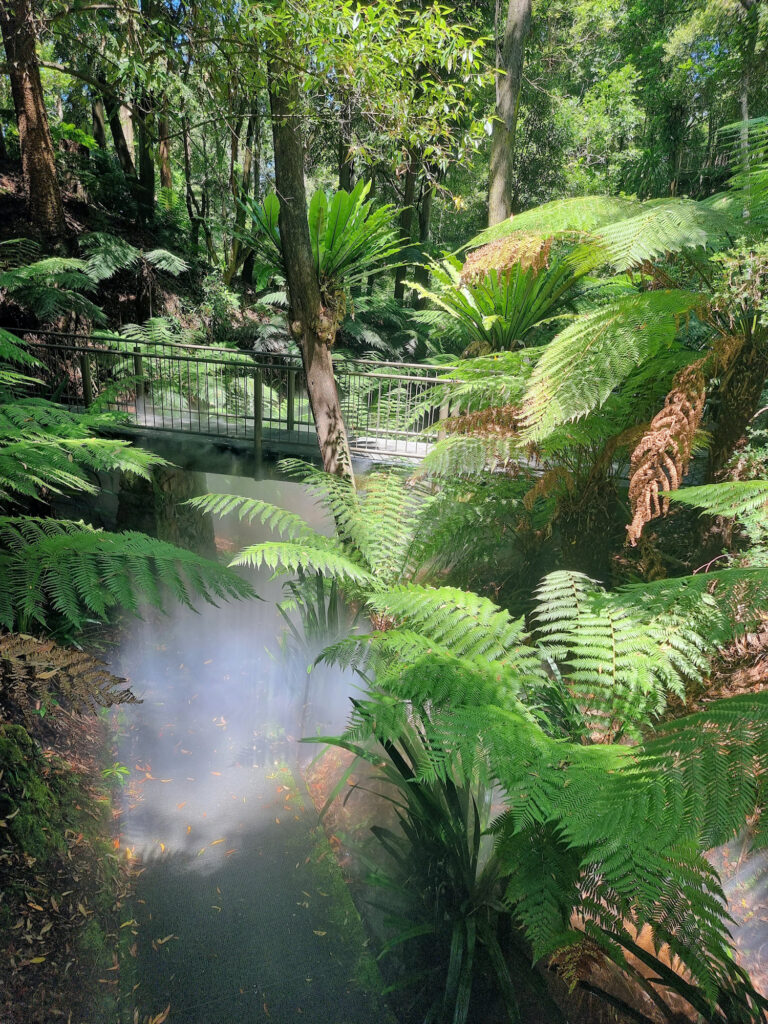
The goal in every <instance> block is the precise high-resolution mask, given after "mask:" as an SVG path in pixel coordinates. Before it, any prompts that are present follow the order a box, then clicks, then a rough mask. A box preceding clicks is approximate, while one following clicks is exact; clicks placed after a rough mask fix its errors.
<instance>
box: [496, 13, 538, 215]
mask: <svg viewBox="0 0 768 1024" xmlns="http://www.w3.org/2000/svg"><path fill="white" fill-rule="evenodd" d="M496 15H497V17H496V21H497V26H496V38H497V48H498V20H499V17H498V15H499V7H498V3H497V7H496ZM530 27H531V0H509V7H508V9H507V21H506V25H505V27H504V40H503V43H502V46H501V54H500V58H501V59H500V60H499V61H498V63H499V69H500V70H501V71H503V72H505V73H504V74H497V75H496V120H495V121H494V122H493V137H492V140H491V180H490V187H489V189H488V225H489V227H491V226H493V225H494V224H499V223H500V222H501V221H503V220H506V219H507V218H508V217H509V215H510V214H511V213H512V190H513V187H514V180H513V171H514V164H515V131H516V129H517V113H518V108H519V105H520V87H521V85H522V80H523V57H524V50H523V47H524V45H525V39H526V36H527V35H528V32H529V30H530ZM497 60H498V58H497Z"/></svg>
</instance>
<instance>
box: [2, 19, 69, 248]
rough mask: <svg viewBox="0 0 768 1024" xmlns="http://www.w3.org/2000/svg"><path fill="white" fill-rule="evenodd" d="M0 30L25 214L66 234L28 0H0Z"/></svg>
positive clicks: (45, 228) (46, 229) (54, 233)
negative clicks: (24, 195) (18, 150)
mask: <svg viewBox="0 0 768 1024" xmlns="http://www.w3.org/2000/svg"><path fill="white" fill-rule="evenodd" d="M0 31H1V32H2V37H3V43H4V45H5V54H6V57H7V59H8V75H9V78H10V80H11V94H12V96H13V105H14V109H15V111H16V122H17V125H18V129H19V148H20V149H21V174H22V179H23V181H24V191H25V193H26V199H27V209H28V211H29V217H30V220H31V221H32V223H33V224H34V225H35V227H36V228H37V229H38V230H39V231H41V232H43V233H44V234H46V235H49V236H50V237H52V238H60V237H62V236H63V235H64V234H66V223H65V221H64V206H63V203H62V199H61V189H60V187H59V181H58V178H57V176H56V160H55V156H54V151H53V142H52V140H51V131H50V127H49V125H48V115H47V113H46V109H45V97H44V96H43V85H42V82H41V80H40V65H39V64H38V60H37V50H36V43H37V35H36V31H35V22H34V16H33V13H32V7H31V4H30V3H29V0H13V2H11V3H8V2H5V0H4V2H3V3H0Z"/></svg>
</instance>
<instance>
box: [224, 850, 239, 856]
mask: <svg viewBox="0 0 768 1024" xmlns="http://www.w3.org/2000/svg"><path fill="white" fill-rule="evenodd" d="M233 853H237V850H236V849H232V850H227V852H226V853H225V854H224V856H225V857H231V856H232V854H233Z"/></svg>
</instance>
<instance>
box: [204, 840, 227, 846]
mask: <svg viewBox="0 0 768 1024" xmlns="http://www.w3.org/2000/svg"><path fill="white" fill-rule="evenodd" d="M219 843H226V839H214V840H213V842H212V843H209V844H208V845H209V846H218V845H219Z"/></svg>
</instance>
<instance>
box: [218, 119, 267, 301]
mask: <svg viewBox="0 0 768 1024" xmlns="http://www.w3.org/2000/svg"><path fill="white" fill-rule="evenodd" d="M258 122H259V113H258V106H257V107H256V108H255V110H253V111H252V112H251V113H250V114H249V115H248V120H247V124H246V127H245V148H244V150H243V165H242V167H241V170H240V181H239V182H238V181H237V177H236V176H235V177H234V179H233V185H234V193H233V198H234V200H235V226H234V229H233V231H232V252H231V255H230V258H229V263H228V264H227V266H226V269H225V270H224V284H225V285H227V287H229V285H230V284H231V282H232V278H233V277H234V276H235V274H236V273H237V271H238V270H239V269H240V264H241V263H242V261H243V257H244V255H245V254H246V253H245V251H244V246H243V242H242V238H241V236H242V234H243V231H244V229H245V207H244V206H242V200H243V199H245V197H246V196H247V195H248V193H249V192H250V189H251V177H252V175H251V164H252V163H253V151H254V142H253V138H254V134H255V133H256V132H258V131H259V130H260V126H259V123H258Z"/></svg>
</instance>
